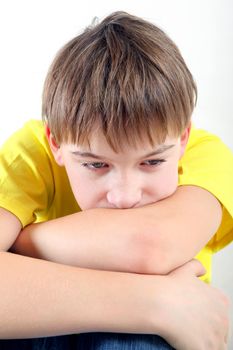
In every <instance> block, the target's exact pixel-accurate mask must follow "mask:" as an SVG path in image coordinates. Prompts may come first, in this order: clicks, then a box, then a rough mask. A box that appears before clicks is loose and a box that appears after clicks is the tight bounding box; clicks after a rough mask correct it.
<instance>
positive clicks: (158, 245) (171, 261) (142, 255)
mask: <svg viewBox="0 0 233 350" xmlns="http://www.w3.org/2000/svg"><path fill="white" fill-rule="evenodd" d="M135 241H136V242H135V245H136V248H135V251H137V254H136V261H135V270H136V271H135V272H136V273H141V274H150V275H167V274H168V273H170V272H171V271H172V270H174V269H175V268H176V267H178V264H177V262H176V261H175V258H174V256H175V254H174V253H173V249H172V247H170V249H169V247H168V246H167V245H166V243H165V242H164V241H163V240H162V239H161V237H160V235H159V234H143V235H141V237H140V239H136V240H135Z"/></svg>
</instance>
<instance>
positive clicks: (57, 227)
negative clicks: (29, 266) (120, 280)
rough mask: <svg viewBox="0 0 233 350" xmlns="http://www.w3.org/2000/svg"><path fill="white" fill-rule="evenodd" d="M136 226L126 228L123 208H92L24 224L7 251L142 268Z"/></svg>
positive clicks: (126, 268) (100, 266)
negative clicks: (24, 226) (49, 219)
mask: <svg viewBox="0 0 233 350" xmlns="http://www.w3.org/2000/svg"><path fill="white" fill-rule="evenodd" d="M138 230H139V228H138V225H135V228H134V229H133V227H131V229H129V215H128V212H127V211H126V210H109V209H94V210H89V211H84V212H80V213H76V214H73V215H69V216H66V217H62V218H59V219H56V220H51V221H48V222H44V223H40V224H32V225H30V226H28V227H26V228H25V229H24V231H22V232H21V234H20V235H19V236H18V238H17V240H16V242H15V243H14V245H13V246H12V247H11V251H13V252H16V253H18V254H21V255H26V256H31V257H36V258H40V259H44V260H49V261H53V262H58V263H62V264H67V265H72V266H78V267H84V268H92V269H100V270H111V271H124V272H143V269H142V270H141V271H140V268H141V265H142V264H143V262H142V261H141V260H140V258H139V257H140V254H139V249H140V250H141V249H142V248H143V230H141V233H142V235H141V236H140V235H138V234H137V232H138ZM140 239H142V242H141V243H140V242H139V241H140Z"/></svg>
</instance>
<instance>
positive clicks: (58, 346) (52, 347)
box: [0, 333, 173, 350]
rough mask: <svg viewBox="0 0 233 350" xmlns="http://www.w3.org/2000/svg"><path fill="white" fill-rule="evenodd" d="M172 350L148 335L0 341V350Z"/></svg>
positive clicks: (78, 335) (155, 337) (84, 336)
mask: <svg viewBox="0 0 233 350" xmlns="http://www.w3.org/2000/svg"><path fill="white" fill-rule="evenodd" d="M118 349H121V350H152V349H153V350H172V349H173V348H172V347H171V346H170V345H169V344H168V343H167V342H166V341H165V340H164V339H162V338H161V337H159V336H157V335H150V334H149V335H148V334H125V333H83V334H72V335H65V336H59V337H48V338H35V339H17V340H16V339H13V340H0V350H118Z"/></svg>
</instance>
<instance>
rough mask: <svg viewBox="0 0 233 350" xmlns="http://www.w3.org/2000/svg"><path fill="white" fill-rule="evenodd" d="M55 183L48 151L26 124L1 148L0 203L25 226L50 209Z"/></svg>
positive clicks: (0, 205)
mask: <svg viewBox="0 0 233 350" xmlns="http://www.w3.org/2000/svg"><path fill="white" fill-rule="evenodd" d="M53 187H54V186H53V177H52V173H51V167H50V164H49V158H48V157H47V155H46V151H45V150H44V149H43V147H42V146H41V144H40V142H39V141H38V140H37V139H36V138H35V136H34V135H33V134H31V132H30V128H27V127H24V128H22V129H21V130H19V131H18V132H16V133H15V134H14V135H12V136H11V137H10V138H9V139H8V140H7V141H6V143H5V144H4V145H3V147H2V148H1V150H0V207H3V208H5V209H7V210H9V211H10V212H12V213H13V214H14V215H15V216H16V217H18V219H19V220H20V221H21V223H22V226H23V227H25V226H26V225H28V224H30V223H32V222H35V221H36V218H37V216H38V215H40V213H41V212H44V211H46V210H47V208H48V207H49V203H50V201H52V196H53V193H52V191H53Z"/></svg>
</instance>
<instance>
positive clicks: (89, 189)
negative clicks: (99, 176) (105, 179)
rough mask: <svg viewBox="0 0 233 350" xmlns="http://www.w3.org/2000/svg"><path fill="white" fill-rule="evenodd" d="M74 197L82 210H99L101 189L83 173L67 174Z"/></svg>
mask: <svg viewBox="0 0 233 350" xmlns="http://www.w3.org/2000/svg"><path fill="white" fill-rule="evenodd" d="M67 174H68V177H69V181H70V186H71V189H72V192H73V194H74V197H75V199H76V201H77V203H78V205H79V207H80V208H81V209H82V210H87V209H92V208H97V207H98V206H99V202H100V200H101V198H102V197H101V196H102V192H101V188H100V186H99V185H98V183H97V182H96V181H93V180H91V179H89V178H88V176H87V175H86V174H85V173H84V174H83V172H82V171H80V172H79V173H78V174H77V172H76V171H75V173H72V172H67Z"/></svg>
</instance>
